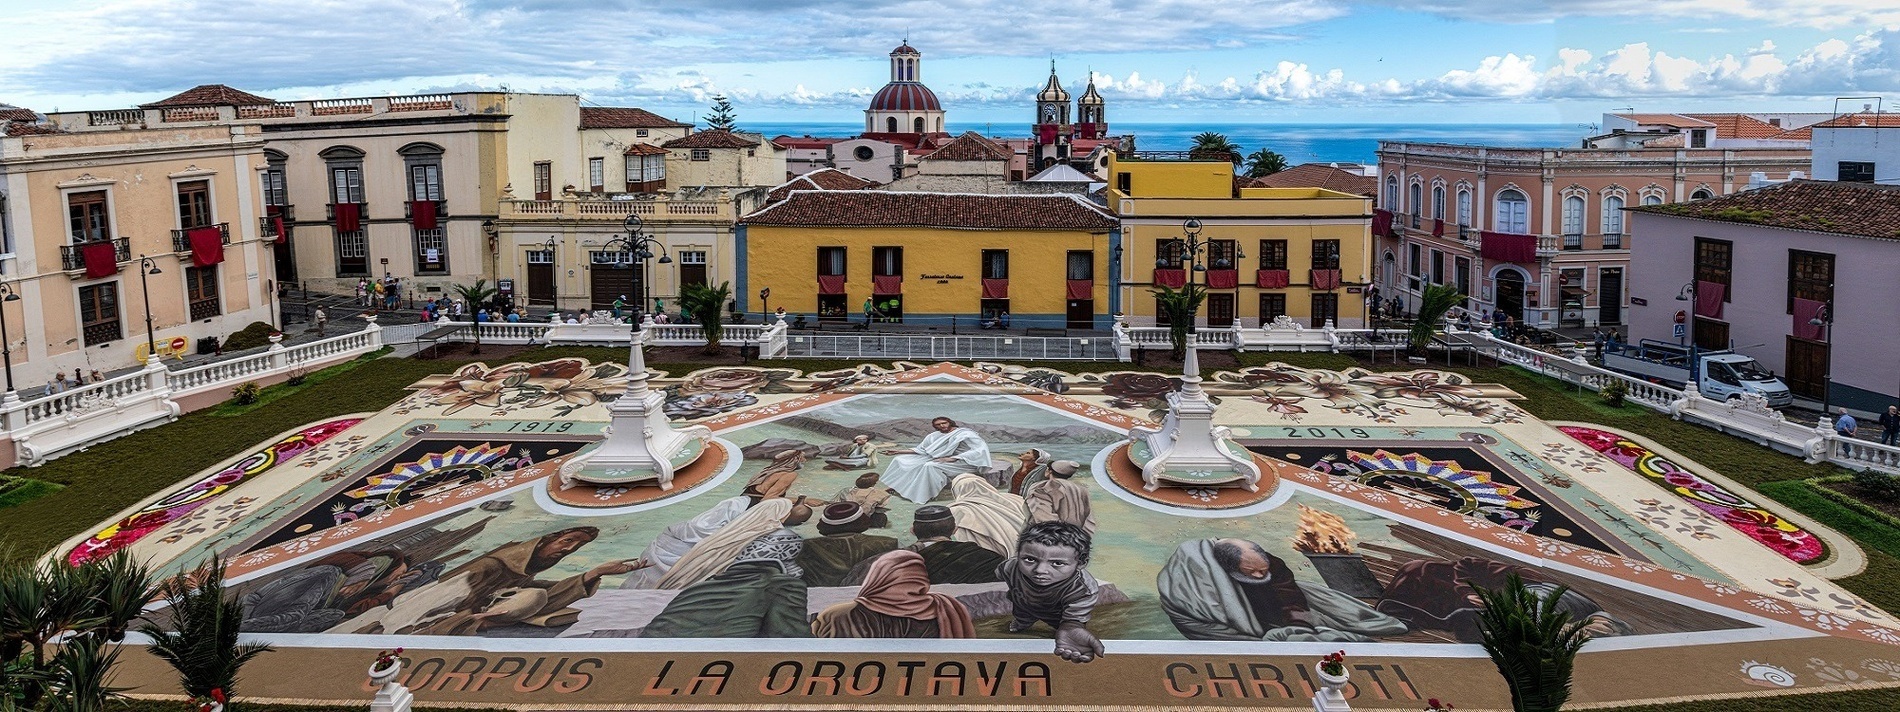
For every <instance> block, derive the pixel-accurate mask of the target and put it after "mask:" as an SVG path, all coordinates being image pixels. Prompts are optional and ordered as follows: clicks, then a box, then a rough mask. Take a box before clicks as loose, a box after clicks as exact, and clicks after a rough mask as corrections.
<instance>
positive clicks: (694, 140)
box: [660, 129, 759, 148]
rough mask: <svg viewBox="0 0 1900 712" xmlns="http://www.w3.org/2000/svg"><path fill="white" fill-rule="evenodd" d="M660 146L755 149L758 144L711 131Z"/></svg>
mask: <svg viewBox="0 0 1900 712" xmlns="http://www.w3.org/2000/svg"><path fill="white" fill-rule="evenodd" d="M660 145H661V146H662V147H664V148H756V147H758V145H759V142H758V141H754V140H752V139H749V138H746V137H744V136H740V135H739V134H736V133H733V132H731V131H727V130H725V129H712V130H709V131H700V132H698V133H691V134H687V135H686V136H685V137H683V138H676V139H673V140H671V141H668V142H666V143H663V144H660Z"/></svg>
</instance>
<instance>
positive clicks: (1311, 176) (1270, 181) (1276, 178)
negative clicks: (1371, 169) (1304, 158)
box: [1249, 163, 1379, 195]
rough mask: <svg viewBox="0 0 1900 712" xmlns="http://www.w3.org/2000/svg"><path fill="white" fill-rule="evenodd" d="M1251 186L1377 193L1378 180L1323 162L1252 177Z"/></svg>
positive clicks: (1358, 193) (1360, 193)
mask: <svg viewBox="0 0 1900 712" xmlns="http://www.w3.org/2000/svg"><path fill="white" fill-rule="evenodd" d="M1249 187H1253V188H1324V189H1326V190H1336V191H1339V192H1341V193H1351V194H1353V195H1378V194H1379V181H1378V179H1376V178H1368V177H1366V176H1362V175H1358V174H1356V173H1353V172H1351V171H1342V170H1340V169H1338V168H1334V167H1332V166H1329V165H1326V164H1324V163H1302V164H1300V165H1297V166H1294V167H1292V168H1288V169H1286V170H1284V171H1280V172H1279V173H1275V174H1272V175H1268V176H1261V177H1259V178H1255V179H1253V184H1252V185H1251V186H1249Z"/></svg>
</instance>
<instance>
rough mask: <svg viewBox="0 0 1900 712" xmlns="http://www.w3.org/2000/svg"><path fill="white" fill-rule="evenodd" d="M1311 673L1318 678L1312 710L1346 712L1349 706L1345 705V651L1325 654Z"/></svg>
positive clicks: (1318, 711) (1349, 708) (1346, 675)
mask: <svg viewBox="0 0 1900 712" xmlns="http://www.w3.org/2000/svg"><path fill="white" fill-rule="evenodd" d="M1313 672H1314V673H1315V674H1316V676H1317V677H1318V678H1319V688H1320V689H1319V691H1318V692H1315V693H1313V709H1314V710H1317V712H1348V711H1349V710H1351V709H1352V706H1351V705H1348V704H1346V694H1345V692H1344V689H1345V687H1346V678H1347V677H1349V673H1347V672H1346V651H1344V650H1341V651H1338V652H1335V653H1327V654H1326V657H1323V658H1320V659H1319V662H1318V663H1315V664H1314V665H1313Z"/></svg>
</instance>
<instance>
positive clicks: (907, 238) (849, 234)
mask: <svg viewBox="0 0 1900 712" xmlns="http://www.w3.org/2000/svg"><path fill="white" fill-rule="evenodd" d="M821 246H823V247H845V248H846V250H847V252H846V257H845V275H846V276H845V305H846V308H847V309H848V310H849V312H850V314H851V315H852V318H853V319H854V320H855V319H857V318H858V315H859V314H861V313H862V305H863V303H864V299H865V298H866V297H869V296H871V266H872V263H871V249H872V248H873V247H902V248H904V294H903V298H902V304H903V310H904V316H905V321H906V323H926V324H933V323H937V322H939V321H947V320H948V315H952V314H955V315H959V316H960V317H962V318H965V319H974V318H975V317H976V316H977V315H978V314H979V313H980V312H979V310H980V302H981V299H982V293H983V292H982V289H983V280H982V276H983V271H982V265H981V261H982V255H983V251H984V250H1008V251H1009V275H1010V280H1009V298H1010V303H1009V311H1010V316H1011V323H1010V325H1011V326H1012V327H1016V328H1022V327H1026V326H1047V327H1054V328H1060V327H1062V326H1063V322H1064V321H1065V314H1066V313H1067V310H1068V301H1067V298H1066V281H1065V279H1064V278H1065V276H1066V274H1067V272H1066V264H1067V260H1068V253H1069V251H1070V250H1092V251H1093V252H1094V253H1095V291H1094V294H1093V298H1094V302H1095V304H1094V313H1095V315H1096V316H1097V318H1096V319H1095V322H1096V324H1097V325H1098V326H1102V325H1105V324H1106V323H1107V322H1106V316H1107V315H1108V314H1109V310H1108V303H1109V294H1108V283H1109V271H1108V259H1109V255H1108V233H1106V232H1102V233H1087V232H1081V231H1067V230H1049V231H1044V230H952V229H943V228H848V227H790V226H779V225H749V226H747V228H746V262H747V264H746V267H745V270H746V273H747V274H746V288H747V290H748V293H749V298H750V299H752V300H754V301H748V302H747V304H748V306H749V307H751V308H757V306H758V302H757V301H756V298H757V296H758V290H759V289H761V288H770V289H771V290H772V297H771V306H772V307H773V308H774V309H776V308H778V307H784V308H785V310H786V311H787V312H788V313H792V314H806V315H808V316H815V315H816V312H817V307H818V276H817V265H818V257H817V255H818V248H819V247H821ZM927 274H928V275H954V276H958V277H960V278H959V279H941V280H940V279H926V278H925V277H924V275H927ZM961 323H966V324H967V323H969V322H968V321H963V322H961Z"/></svg>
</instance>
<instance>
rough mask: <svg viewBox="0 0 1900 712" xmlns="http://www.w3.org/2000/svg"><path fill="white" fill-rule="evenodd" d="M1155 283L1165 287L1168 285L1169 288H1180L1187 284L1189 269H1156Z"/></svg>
mask: <svg viewBox="0 0 1900 712" xmlns="http://www.w3.org/2000/svg"><path fill="white" fill-rule="evenodd" d="M1154 283H1155V284H1157V285H1160V286H1163V287H1167V288H1169V289H1180V288H1182V287H1185V286H1187V270H1184V269H1158V270H1155V277H1154Z"/></svg>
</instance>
